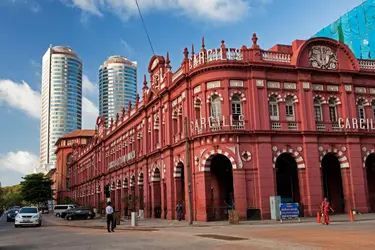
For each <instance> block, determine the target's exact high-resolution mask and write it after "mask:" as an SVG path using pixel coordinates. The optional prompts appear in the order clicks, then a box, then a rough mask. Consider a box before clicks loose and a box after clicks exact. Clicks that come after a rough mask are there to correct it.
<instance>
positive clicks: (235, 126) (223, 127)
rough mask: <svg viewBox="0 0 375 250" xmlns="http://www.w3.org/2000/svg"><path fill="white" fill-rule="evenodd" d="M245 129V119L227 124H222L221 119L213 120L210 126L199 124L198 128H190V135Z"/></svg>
mask: <svg viewBox="0 0 375 250" xmlns="http://www.w3.org/2000/svg"><path fill="white" fill-rule="evenodd" d="M245 129H246V121H232V123H231V124H230V125H229V124H226V123H225V124H223V122H222V121H220V122H217V123H216V122H215V123H213V124H211V126H208V125H206V126H200V127H199V128H194V129H191V130H190V131H191V135H192V136H194V135H200V134H206V133H214V132H230V131H238V130H245Z"/></svg>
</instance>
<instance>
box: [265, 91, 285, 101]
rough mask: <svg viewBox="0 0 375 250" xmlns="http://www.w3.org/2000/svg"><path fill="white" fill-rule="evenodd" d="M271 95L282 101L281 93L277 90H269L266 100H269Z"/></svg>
mask: <svg viewBox="0 0 375 250" xmlns="http://www.w3.org/2000/svg"><path fill="white" fill-rule="evenodd" d="M271 97H275V98H276V101H277V102H282V101H283V98H282V97H281V94H279V93H277V92H271V93H269V94H268V99H267V100H268V101H270V98H271Z"/></svg>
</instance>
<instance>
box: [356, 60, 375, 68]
mask: <svg viewBox="0 0 375 250" xmlns="http://www.w3.org/2000/svg"><path fill="white" fill-rule="evenodd" d="M358 63H359V67H360V68H361V69H375V61H372V60H363V59H361V60H358Z"/></svg>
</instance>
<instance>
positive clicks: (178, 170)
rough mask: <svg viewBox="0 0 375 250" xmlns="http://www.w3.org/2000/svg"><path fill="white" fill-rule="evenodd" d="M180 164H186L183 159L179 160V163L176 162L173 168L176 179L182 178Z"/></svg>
mask: <svg viewBox="0 0 375 250" xmlns="http://www.w3.org/2000/svg"><path fill="white" fill-rule="evenodd" d="M180 163H182V164H183V165H184V162H183V161H182V160H181V159H178V160H177V161H175V162H174V167H173V177H174V178H181V172H182V168H181V166H180Z"/></svg>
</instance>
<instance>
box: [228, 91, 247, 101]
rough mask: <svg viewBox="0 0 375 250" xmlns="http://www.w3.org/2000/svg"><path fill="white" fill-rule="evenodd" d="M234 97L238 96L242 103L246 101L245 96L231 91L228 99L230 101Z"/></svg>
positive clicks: (239, 92)
mask: <svg viewBox="0 0 375 250" xmlns="http://www.w3.org/2000/svg"><path fill="white" fill-rule="evenodd" d="M235 95H238V96H239V97H240V98H241V101H242V102H244V101H246V97H245V94H244V93H242V92H241V91H239V90H235V91H232V93H230V99H232V97H233V96H235Z"/></svg>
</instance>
